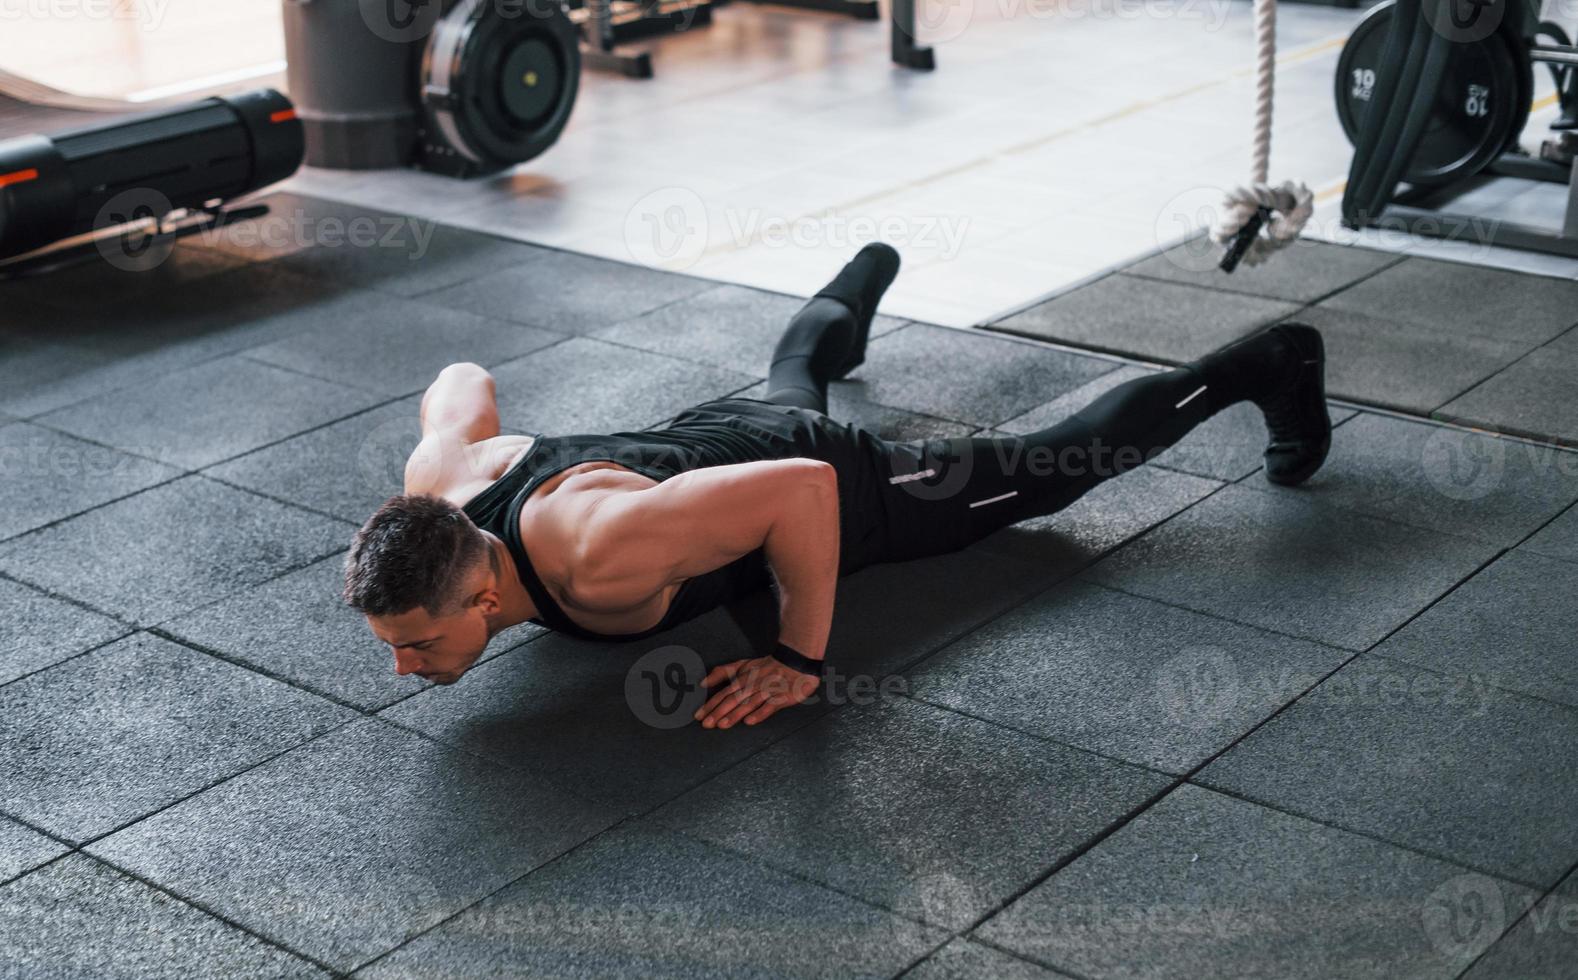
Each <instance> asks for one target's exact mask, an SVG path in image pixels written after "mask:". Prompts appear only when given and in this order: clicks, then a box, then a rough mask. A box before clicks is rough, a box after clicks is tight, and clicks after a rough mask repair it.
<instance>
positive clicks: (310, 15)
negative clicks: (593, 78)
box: [284, 0, 606, 177]
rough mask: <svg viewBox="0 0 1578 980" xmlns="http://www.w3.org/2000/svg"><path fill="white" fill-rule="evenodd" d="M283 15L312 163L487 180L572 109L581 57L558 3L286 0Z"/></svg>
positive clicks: (548, 140)
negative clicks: (413, 170)
mask: <svg viewBox="0 0 1578 980" xmlns="http://www.w3.org/2000/svg"><path fill="white" fill-rule="evenodd" d="M599 2H606V0H599ZM284 12H285V51H286V78H287V80H288V83H289V86H290V91H291V95H292V97H293V98H294V99H295V100H296V104H297V107H298V110H299V112H300V115H301V121H302V125H303V127H304V129H305V132H306V140H307V162H308V163H310V164H312V165H313V166H316V167H327V168H332V169H342V170H363V169H382V168H389V167H402V166H415V167H418V168H421V169H424V170H430V171H434V172H436V173H441V174H446V175H448V176H453V177H471V176H476V175H479V174H487V173H495V172H497V171H500V170H503V169H506V168H508V167H511V166H514V165H516V164H519V163H524V162H525V161H527V160H530V159H532V158H533V157H536V156H538V155H539V154H541V153H543V152H544V151H545V150H547V149H548V148H549V147H550V146H552V145H553V144H554V142H555V141H556V140H557V139H558V138H559V135H560V133H562V132H563V131H564V127H565V125H566V124H567V123H568V122H569V120H570V113H571V110H572V109H573V108H574V106H575V98H576V94H577V92H578V91H579V87H580V76H581V50H580V45H579V43H578V34H577V29H576V27H575V25H574V24H573V23H571V21H570V18H569V16H568V14H567V13H566V11H565V8H564V6H563V5H562V4H561V3H560V2H559V0H410V2H407V0H378V2H369V0H285V9H284Z"/></svg>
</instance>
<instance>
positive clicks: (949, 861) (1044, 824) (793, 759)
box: [654, 697, 1168, 929]
mask: <svg viewBox="0 0 1578 980" xmlns="http://www.w3.org/2000/svg"><path fill="white" fill-rule="evenodd" d="M1167 785H1168V780H1167V778H1166V777H1164V776H1160V775H1158V774H1156V773H1151V772H1146V771H1145V770H1143V769H1138V768H1134V767H1130V766H1125V765H1122V764H1120V763H1115V762H1112V761H1109V760H1105V759H1100V758H1097V757H1095V756H1092V755H1089V754H1087V753H1083V752H1077V751H1074V750H1072V749H1068V748H1064V747H1063V746H1059V745H1054V744H1051V743H1047V742H1043V741H1041V740H1040V739H1036V738H1032V737H1029V736H1026V735H1021V734H1018V733H1015V732H1010V731H1008V730H1006V729H1003V728H999V727H997V726H995V725H991V724H988V723H986V722H983V721H979V720H977V719H974V718H967V717H964V716H963V715H959V714H955V713H953V712H951V711H946V710H943V709H940V708H936V707H933V706H931V705H925V704H920V703H917V702H914V701H911V700H909V699H907V698H902V697H886V698H881V699H876V700H875V702H874V703H868V704H859V705H855V706H851V707H850V708H847V709H845V710H843V711H841V712H838V713H836V714H834V715H832V716H830V717H829V718H827V719H824V720H821V721H819V722H818V723H817V724H815V725H812V726H809V727H808V728H806V729H805V730H804V731H802V732H799V733H796V734H795V735H794V736H792V737H790V738H787V739H785V740H784V741H782V742H780V743H779V744H777V745H775V746H773V747H772V748H769V749H767V750H766V751H764V752H762V753H760V754H759V755H755V756H752V757H751V758H750V759H749V760H747V761H745V762H743V763H740V764H739V765H737V766H734V767H732V768H731V769H730V770H729V771H728V772H726V773H724V774H723V775H721V776H719V777H717V778H715V779H713V780H710V781H709V782H707V783H705V784H704V785H702V786H701V787H699V788H698V789H696V790H693V791H691V792H690V793H688V794H686V795H685V796H683V797H681V798H679V799H678V800H676V801H674V802H673V803H670V804H668V805H667V806H665V807H663V808H662V809H660V810H658V811H656V813H655V814H654V818H655V819H657V820H659V821H661V822H663V823H666V824H668V825H670V826H673V827H674V828H676V829H678V830H682V831H684V832H685V833H687V834H691V835H693V836H696V837H700V838H702V839H704V840H708V841H711V842H712V843H715V844H718V845H719V846H721V847H727V848H729V849H730V850H733V851H737V852H740V853H743V854H747V855H750V856H752V857H755V858H757V859H759V860H761V861H763V862H765V863H767V864H769V865H771V866H773V867H778V868H784V869H787V870H789V871H791V872H793V873H795V874H797V875H801V876H803V877H806V878H809V879H811V880H812V881H816V882H819V883H822V884H826V885H828V886H830V887H833V888H835V889H837V890H839V891H841V892H844V893H846V894H851V895H855V896H856V897H858V898H861V899H863V900H865V901H867V902H870V903H872V904H874V905H878V906H880V907H882V908H887V909H891V910H893V911H895V912H897V913H899V914H901V915H905V916H908V917H910V918H916V919H920V920H922V921H925V922H928V923H932V924H935V925H940V926H945V927H947V928H949V929H962V928H966V927H968V926H969V925H970V924H971V923H973V922H975V921H976V920H977V919H979V918H980V917H982V916H984V915H986V914H988V913H989V912H991V911H992V910H993V909H994V908H995V907H996V906H997V905H999V904H1000V903H1002V902H1003V901H1006V900H1007V899H1009V898H1010V897H1012V896H1013V895H1014V894H1015V893H1016V892H1018V891H1019V890H1020V889H1021V888H1024V887H1026V886H1028V885H1029V884H1030V883H1031V882H1033V881H1034V880H1035V879H1036V878H1037V877H1038V876H1039V875H1041V874H1042V873H1044V872H1045V871H1046V870H1047V869H1048V868H1050V867H1052V866H1053V865H1054V864H1056V863H1057V862H1058V861H1060V860H1062V859H1064V858H1066V857H1067V856H1069V855H1070V854H1072V853H1074V852H1075V851H1076V850H1077V849H1078V848H1080V847H1081V846H1082V845H1084V844H1085V843H1086V842H1088V841H1090V840H1091V839H1093V838H1094V837H1095V836H1096V835H1097V834H1099V833H1100V832H1101V831H1102V830H1103V829H1104V828H1105V827H1107V826H1108V825H1110V824H1111V823H1113V821H1115V820H1117V819H1119V818H1120V817H1122V816H1123V815H1124V814H1126V813H1128V812H1129V811H1131V810H1133V809H1134V808H1136V807H1138V806H1140V805H1142V804H1143V803H1144V802H1145V801H1146V800H1147V799H1149V798H1150V797H1152V796H1154V795H1156V794H1157V793H1159V792H1161V791H1162V790H1163V789H1164V788H1165V787H1166V786H1167Z"/></svg>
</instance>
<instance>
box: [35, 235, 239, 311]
mask: <svg viewBox="0 0 1578 980" xmlns="http://www.w3.org/2000/svg"><path fill="white" fill-rule="evenodd" d="M110 248H114V246H113V245H111V246H110ZM243 264H245V263H244V262H243V261H242V260H241V259H238V258H235V257H233V256H229V255H226V254H224V253H223V252H217V251H213V250H211V249H202V248H170V247H168V246H165V247H162V248H161V247H159V246H155V247H153V248H150V249H149V250H148V251H147V252H146V253H144V254H143V255H140V256H128V255H125V254H124V253H118V252H112V253H110V254H107V255H104V256H102V257H101V256H98V255H95V256H94V257H93V258H92V259H91V260H90V261H87V262H84V263H82V264H80V265H74V266H69V267H66V268H62V269H57V270H55V271H53V272H50V273H48V274H46V275H39V276H33V277H28V278H22V279H13V280H8V281H7V282H6V284H5V290H6V294H7V296H8V297H11V296H15V297H18V298H23V299H27V300H31V301H34V302H37V303H40V304H42V305H45V306H51V307H55V308H57V309H62V310H73V311H78V312H87V311H101V312H107V311H109V310H113V309H115V308H116V307H123V306H135V305H137V304H140V303H142V302H144V301H145V300H148V299H149V298H151V297H156V296H158V295H159V294H162V293H169V292H172V291H175V290H180V289H185V288H187V287H189V286H191V285H192V284H193V283H195V282H197V281H198V280H200V279H205V278H207V277H209V276H214V275H218V274H219V273H221V272H229V271H230V270H232V269H236V268H239V267H240V266H242V265H243Z"/></svg>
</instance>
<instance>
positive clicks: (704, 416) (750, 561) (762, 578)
mask: <svg viewBox="0 0 1578 980" xmlns="http://www.w3.org/2000/svg"><path fill="white" fill-rule="evenodd" d="M660 424H662V425H664V426H665V427H663V428H654V429H647V430H642V431H639V432H613V433H609V434H606V435H604V434H595V435H594V434H580V435H567V436H544V435H542V434H541V433H536V432H528V433H527V434H528V435H531V436H533V437H534V441H533V443H532V446H531V448H530V449H528V450H527V451H526V454H525V455H524V456H522V457H521V458H520V459H519V460H517V461H516V462H515V463H514V465H512V466H511V467H510V468H509V470H507V471H506V472H505V473H504V475H503V476H501V477H499V478H498V480H496V481H494V483H493V484H492V485H490V486H489V487H488V488H487V489H486V490H484V491H482V492H481V493H480V494H478V495H477V496H476V497H474V498H472V499H471V500H470V501H469V502H468V503H467V504H466V506H465V508H464V510H465V512H466V514H467V516H469V517H470V518H471V520H472V522H473V523H475V524H476V525H477V526H478V527H480V528H482V529H483V530H485V531H489V532H491V533H492V534H495V535H497V536H498V537H499V538H500V539H501V540H503V542H504V543H505V545H506V546H507V547H508V548H509V551H510V555H511V556H512V557H513V558H514V559H515V567H516V570H517V573H518V574H519V575H520V580H521V583H522V584H523V585H524V586H525V587H526V591H527V592H528V593H529V594H530V595H531V598H532V602H533V603H534V604H535V605H536V606H537V610H538V615H537V616H536V617H533V618H532V620H531V621H532V622H534V623H537V624H538V625H541V626H547V627H549V628H551V629H554V630H558V631H560V632H563V633H568V634H570V635H572V636H579V637H583V638H585V639H593V640H621V641H625V640H639V639H642V638H644V637H647V636H651V635H652V634H654V633H658V632H661V631H663V630H666V629H670V628H672V627H673V626H675V625H677V624H679V623H682V622H684V621H685V620H687V619H691V618H694V617H696V616H699V615H701V614H702V613H705V612H707V611H708V610H710V609H713V608H714V607H716V606H719V605H721V604H724V603H728V602H730V601H732V600H734V599H737V598H739V597H741V596H744V595H747V594H749V593H751V592H754V591H757V590H759V589H762V588H766V587H768V586H769V585H770V584H771V574H770V572H769V569H768V565H767V561H766V556H765V553H764V550H763V549H761V548H757V549H756V550H755V551H752V552H750V553H749V554H746V555H743V556H741V557H740V558H738V559H736V560H735V561H733V562H730V563H729V564H727V565H724V566H722V567H721V568H717V569H714V570H713V571H710V572H707V573H705V574H703V575H697V576H695V577H693V578H690V579H687V580H686V581H685V583H684V584H683V585H681V586H680V589H679V591H678V592H676V593H675V595H674V597H673V599H672V600H671V602H670V605H669V608H668V611H667V613H666V614H665V615H664V616H663V619H662V620H661V621H660V622H659V623H658V624H657V625H656V626H653V627H651V628H650V629H647V630H643V631H641V632H638V633H597V632H594V631H592V630H588V629H583V628H582V627H580V626H579V625H577V624H576V623H575V622H574V621H573V620H571V619H570V617H569V616H568V615H566V614H565V612H564V610H563V609H562V608H561V607H560V606H559V604H558V603H557V602H555V601H554V599H553V597H552V596H551V595H549V594H548V590H547V589H546V588H545V587H544V586H543V583H542V579H541V578H539V577H538V575H537V572H536V570H535V569H534V568H533V567H532V564H531V557H530V556H529V555H528V554H527V553H526V548H525V545H524V544H523V543H522V541H521V537H520V512H521V508H522V506H523V505H524V504H525V502H526V498H527V497H528V496H529V495H530V494H531V492H532V491H533V490H535V489H536V488H537V486H538V485H539V484H541V483H542V482H543V481H544V480H547V479H548V478H549V477H552V476H553V475H554V474H556V473H559V472H561V471H562V470H565V469H568V468H569V467H571V466H575V465H577V464H579V463H586V462H591V461H594V460H596V461H603V460H608V461H612V462H615V463H618V464H620V465H622V466H626V467H628V468H630V469H632V470H634V471H636V472H637V473H641V474H642V475H644V476H648V477H650V478H652V479H653V480H656V481H658V482H662V481H664V480H667V479H668V478H669V477H671V476H675V475H677V474H679V473H683V472H686V471H687V470H694V469H701V468H703V467H707V466H722V465H725V464H728V463H744V462H753V461H756V460H763V459H784V458H788V457H796V456H805V457H811V458H814V459H822V460H825V461H827V462H829V463H832V464H833V466H834V467H835V469H836V470H837V471H838V478H839V502H840V532H841V536H840V542H841V547H840V556H839V559H840V561H839V574H840V575H841V576H842V575H847V574H849V573H851V572H853V571H855V570H857V569H858V568H862V567H864V566H865V565H868V564H870V563H872V562H873V561H876V560H879V557H878V553H879V551H880V548H881V541H880V538H881V534H880V529H881V528H882V527H883V526H884V525H883V520H882V517H883V515H882V514H881V513H880V509H881V506H882V504H881V494H880V493H879V488H878V486H877V482H878V481H877V467H876V466H874V465H873V463H874V462H875V459H876V457H879V456H880V455H882V454H884V453H886V452H887V451H888V449H889V446H888V444H887V443H885V442H884V441H883V440H882V439H880V438H879V437H877V436H876V435H875V434H874V433H871V432H869V431H867V430H865V429H862V428H860V427H859V426H854V425H848V424H845V423H841V422H837V421H835V420H833V419H831V418H829V417H828V416H826V415H824V414H823V413H821V412H817V411H814V410H811V409H803V408H793V407H789V406H784V405H775V404H773V403H771V402H764V401H760V400H758V399H754V398H720V399H716V400H714V401H709V402H703V403H702V404H700V405H697V406H695V407H693V408H689V409H686V410H685V411H683V412H681V413H680V414H679V415H677V416H674V417H673V418H672V419H670V420H668V421H667V423H660Z"/></svg>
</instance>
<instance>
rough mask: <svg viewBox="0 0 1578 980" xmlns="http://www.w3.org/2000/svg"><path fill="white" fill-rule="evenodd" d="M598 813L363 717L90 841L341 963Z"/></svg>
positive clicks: (567, 840) (576, 836)
mask: <svg viewBox="0 0 1578 980" xmlns="http://www.w3.org/2000/svg"><path fill="white" fill-rule="evenodd" d="M609 823H610V820H609V819H608V818H607V816H606V815H605V814H604V813H602V812H601V811H599V810H597V809H596V808H593V807H590V806H588V805H587V804H585V803H584V802H582V801H580V800H578V799H576V798H575V797H573V796H570V795H569V794H567V793H564V792H561V791H557V790H553V789H551V788H548V787H546V786H544V785H543V784H541V783H540V782H537V781H534V780H530V779H526V778H524V777H522V776H520V775H519V774H515V773H511V772H508V771H505V770H503V769H501V768H499V767H496V766H492V765H489V764H487V763H484V762H481V761H479V760H476V759H473V758H471V757H470V756H467V755H464V754H462V753H458V752H452V751H449V750H447V749H445V748H443V747H441V746H439V745H436V744H434V743H433V742H431V741H429V740H427V739H424V738H422V737H420V736H418V735H415V734H413V733H411V732H407V731H403V730H401V729H398V728H395V727H393V726H390V725H386V724H383V723H382V722H379V721H376V720H373V719H367V720H364V721H362V722H358V723H356V724H353V725H350V726H347V727H346V728H345V729H343V730H341V731H338V732H335V733H333V734H331V735H329V736H328V737H326V738H322V739H319V740H317V741H315V742H312V743H310V744H308V745H304V746H301V747H300V748H298V749H296V750H295V751H293V752H289V753H286V754H285V755H282V756H279V757H277V758H275V759H272V760H270V761H269V762H268V763H266V764H264V765H261V766H258V767H256V768H254V769H252V770H250V771H248V772H246V773H243V774H242V775H240V776H237V777H236V778H234V779H231V780H229V781H228V782H225V783H224V784H222V785H220V786H216V787H214V788H213V789H210V790H209V791H207V792H205V793H201V794H199V795H197V796H194V797H192V798H190V799H187V800H185V801H183V802H182V803H180V804H179V805H178V806H174V807H171V808H169V809H167V810H165V811H163V812H161V813H159V814H156V815H155V816H153V817H150V818H149V819H147V820H144V821H142V822H140V823H138V824H136V825H134V826H132V827H130V828H128V829H126V830H123V831H121V832H120V833H118V834H115V835H114V836H112V837H108V838H106V839H104V840H102V841H99V842H98V843H96V844H94V845H92V847H91V851H92V852H93V853H94V854H95V855H96V856H100V857H103V858H105V859H106V860H109V861H112V862H114V863H115V864H117V865H119V866H121V867H124V868H126V869H128V870H129V871H131V872H133V873H134V874H137V875H139V876H141V877H144V878H147V879H148V880H150V881H153V882H155V883H157V884H158V885H160V886H161V887H164V888H168V889H170V891H172V892H174V893H175V894H177V895H180V896H182V897H183V898H187V899H190V900H192V901H194V902H197V903H200V904H202V905H203V906H204V907H205V908H209V909H212V910H213V911H214V912H215V913H216V914H218V915H222V916H224V917H225V918H227V919H229V920H230V921H232V922H235V923H237V924H239V925H241V926H242V927H244V928H246V929H248V930H250V931H253V932H256V933H257V934H259V935H261V936H264V937H266V938H269V939H272V940H274V941H276V942H279V943H282V944H283V945H285V946H288V947H290V948H291V949H294V950H297V951H298V952H301V953H304V954H306V955H308V956H311V957H313V958H314V959H316V960H318V961H319V962H323V963H326V964H328V965H329V966H331V967H333V968H334V969H336V970H344V971H350V970H352V969H354V968H355V967H356V966H358V965H360V964H362V963H364V962H366V961H367V960H369V959H371V958H373V957H375V956H378V955H380V954H382V953H384V952H386V951H388V950H389V949H391V948H393V947H394V946H396V945H398V944H400V943H402V942H404V941H405V940H407V939H409V938H411V937H412V936H414V935H416V934H418V933H420V932H422V931H423V930H426V929H430V928H432V927H433V926H435V925H437V924H438V923H440V922H442V921H444V920H445V919H447V918H449V917H450V916H452V915H454V914H455V913H456V912H458V911H460V910H461V909H463V908H465V907H467V906H469V905H471V904H472V903H473V902H476V901H477V900H478V899H480V898H482V897H483V896H485V895H487V894H489V893H491V892H493V891H494V890H496V889H498V888H500V887H502V886H503V885H505V884H507V883H508V882H510V881H513V880H514V879H516V878H518V877H520V876H521V875H522V874H525V873H526V872H527V871H530V870H531V869H532V868H535V867H537V866H539V865H541V864H542V863H543V862H545V861H548V860H550V859H552V858H554V857H556V856H558V855H560V854H563V853H564V852H565V851H567V850H569V849H570V848H572V847H574V846H575V845H576V844H578V843H580V842H581V841H583V840H585V839H586V838H588V837H590V836H592V835H593V834H596V833H597V832H598V831H600V830H602V829H603V828H604V827H606V826H608V824H609Z"/></svg>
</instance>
